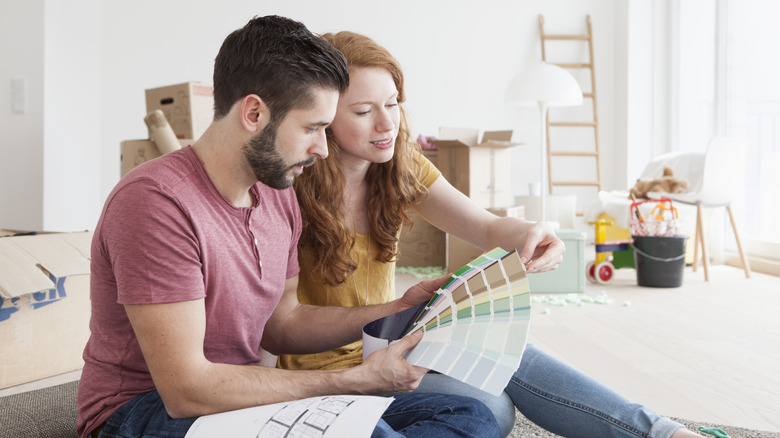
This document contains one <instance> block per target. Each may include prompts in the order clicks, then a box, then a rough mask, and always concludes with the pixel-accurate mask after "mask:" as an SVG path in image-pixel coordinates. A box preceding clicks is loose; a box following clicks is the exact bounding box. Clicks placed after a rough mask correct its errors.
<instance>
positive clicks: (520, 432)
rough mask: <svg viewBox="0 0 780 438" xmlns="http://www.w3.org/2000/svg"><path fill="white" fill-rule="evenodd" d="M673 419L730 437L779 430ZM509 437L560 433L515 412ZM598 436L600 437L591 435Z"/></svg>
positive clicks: (544, 437)
mask: <svg viewBox="0 0 780 438" xmlns="http://www.w3.org/2000/svg"><path fill="white" fill-rule="evenodd" d="M672 419H673V420H674V421H676V422H678V423H681V424H684V425H685V426H686V427H687V428H688V429H690V430H694V431H695V430H697V429H698V428H699V426H704V427H707V428H714V427H716V428H719V429H723V430H724V431H725V432H726V433H728V434H729V436H730V437H731V438H780V432H765V431H760V430H752V429H744V428H741V427H734V426H723V425H717V424H712V423H702V422H696V421H689V420H683V419H680V418H672ZM509 436H510V437H511V438H556V437H559V436H560V435H556V434H554V433H551V432H548V431H546V430H544V429H542V428H541V427H539V426H537V425H535V424H534V423H532V422H530V421H529V420H527V419H526V418H525V417H523V416H522V415H520V413H517V420H516V421H515V428H514V429H513V430H512V433H511V434H510V435H509ZM702 436H705V437H712V435H705V434H702ZM593 438H600V437H593Z"/></svg>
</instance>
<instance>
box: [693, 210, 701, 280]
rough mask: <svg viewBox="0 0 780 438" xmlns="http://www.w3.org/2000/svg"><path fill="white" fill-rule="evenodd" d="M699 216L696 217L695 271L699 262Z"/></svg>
mask: <svg viewBox="0 0 780 438" xmlns="http://www.w3.org/2000/svg"><path fill="white" fill-rule="evenodd" d="M699 241H700V239H699V218H698V216H697V218H696V228H695V231H694V233H693V272H696V268H697V265H698V264H699Z"/></svg>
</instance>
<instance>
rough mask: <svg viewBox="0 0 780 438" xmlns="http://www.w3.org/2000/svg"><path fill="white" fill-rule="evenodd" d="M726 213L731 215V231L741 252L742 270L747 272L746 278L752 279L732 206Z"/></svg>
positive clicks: (727, 208)
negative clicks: (732, 212)
mask: <svg viewBox="0 0 780 438" xmlns="http://www.w3.org/2000/svg"><path fill="white" fill-rule="evenodd" d="M726 211H727V212H728V213H729V220H731V229H732V230H734V239H736V241H737V249H738V250H739V258H740V259H741V260H742V269H744V270H745V278H750V263H749V262H748V259H747V257H745V253H744V252H743V251H742V243H740V241H739V233H737V224H736V223H735V222H734V215H733V214H731V206H730V205H727V206H726Z"/></svg>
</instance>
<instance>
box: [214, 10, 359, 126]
mask: <svg viewBox="0 0 780 438" xmlns="http://www.w3.org/2000/svg"><path fill="white" fill-rule="evenodd" d="M348 85H349V73H348V69H347V62H346V61H345V60H344V56H343V55H342V54H341V52H340V51H338V50H337V49H336V48H335V47H333V45H331V44H330V43H329V42H327V41H325V40H323V39H322V38H320V37H318V36H317V35H314V34H313V33H311V32H310V31H309V30H308V29H307V28H306V26H304V25H303V23H300V22H297V21H294V20H291V19H289V18H284V17H279V16H275V15H269V16H266V17H255V18H253V19H251V20H249V23H247V24H246V26H244V27H242V28H241V29H238V30H236V31H234V32H233V33H231V34H230V35H228V37H227V38H225V41H224V42H223V43H222V48H220V50H219V54H217V58H216V60H215V61H214V118H215V119H220V118H222V117H224V116H225V115H226V114H227V113H228V112H230V108H231V107H232V106H233V104H234V103H236V101H238V100H240V99H243V98H244V97H245V96H247V95H249V94H256V95H258V96H260V98H261V99H262V100H263V102H265V104H266V105H267V106H268V108H269V109H270V111H271V120H272V121H277V122H278V121H281V120H282V119H283V118H284V117H285V116H286V115H287V113H288V112H289V111H290V110H291V109H294V108H308V107H309V106H310V105H312V104H313V95H312V93H311V91H312V89H313V88H314V87H320V88H325V89H333V90H337V91H338V92H339V93H343V92H344V91H345V90H346V89H347V86H348Z"/></svg>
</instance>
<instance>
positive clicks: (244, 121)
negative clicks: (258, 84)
mask: <svg viewBox="0 0 780 438" xmlns="http://www.w3.org/2000/svg"><path fill="white" fill-rule="evenodd" d="M239 117H240V120H241V125H242V126H243V127H244V129H246V130H247V131H249V132H254V133H257V132H260V131H262V130H263V128H265V125H267V124H268V122H269V121H270V120H271V112H270V110H269V109H268V106H266V104H265V102H263V99H260V96H258V95H256V94H250V95H247V96H244V98H243V99H242V100H241V105H240V113H239Z"/></svg>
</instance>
